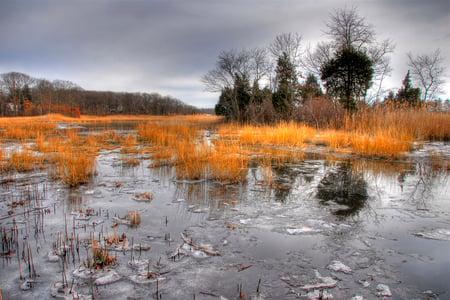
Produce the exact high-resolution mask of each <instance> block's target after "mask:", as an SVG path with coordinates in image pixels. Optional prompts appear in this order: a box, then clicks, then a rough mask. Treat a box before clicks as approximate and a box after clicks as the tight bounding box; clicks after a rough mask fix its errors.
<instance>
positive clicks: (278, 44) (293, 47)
mask: <svg viewBox="0 0 450 300" xmlns="http://www.w3.org/2000/svg"><path fill="white" fill-rule="evenodd" d="M302 39H303V37H302V36H301V35H300V34H298V33H292V32H289V33H282V34H279V35H277V36H276V37H275V40H274V41H273V42H272V43H271V44H270V45H269V46H268V49H269V51H270V52H271V53H272V54H273V56H275V57H276V58H277V59H278V58H279V57H282V56H283V55H284V54H286V56H287V57H288V58H289V60H290V61H291V62H292V63H293V64H294V65H295V66H296V67H298V65H299V62H300V58H301V55H302V47H301V44H302Z"/></svg>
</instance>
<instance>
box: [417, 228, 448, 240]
mask: <svg viewBox="0 0 450 300" xmlns="http://www.w3.org/2000/svg"><path fill="white" fill-rule="evenodd" d="M414 235H415V236H418V237H422V238H425V239H432V240H441V241H450V230H448V229H442V228H441V229H433V230H430V231H426V232H418V233H414Z"/></svg>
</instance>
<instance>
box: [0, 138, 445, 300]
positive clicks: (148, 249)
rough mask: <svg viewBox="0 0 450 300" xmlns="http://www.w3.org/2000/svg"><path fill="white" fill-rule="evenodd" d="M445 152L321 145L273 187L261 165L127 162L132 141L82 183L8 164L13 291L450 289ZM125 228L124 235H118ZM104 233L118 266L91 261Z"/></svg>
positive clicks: (2, 190)
mask: <svg viewBox="0 0 450 300" xmlns="http://www.w3.org/2000/svg"><path fill="white" fill-rule="evenodd" d="M436 153H438V154H439V155H436ZM442 159H445V160H446V161H447V162H448V160H449V159H450V145H448V144H445V143H436V144H428V145H425V146H424V147H423V148H422V149H421V150H417V151H415V152H413V153H411V154H409V155H408V156H407V157H406V158H405V159H404V160H402V161H395V162H390V161H384V160H368V159H361V158H355V157H350V156H348V157H347V156H344V157H342V156H341V157H339V158H338V157H333V156H327V157H325V156H324V155H322V154H320V153H309V154H305V157H304V159H303V161H301V162H299V163H296V164H284V165H279V166H273V176H274V180H273V184H272V185H267V184H264V182H263V181H262V179H263V174H262V170H261V169H260V168H258V167H256V166H255V167H254V168H252V167H250V168H249V170H248V173H247V182H246V183H241V184H232V185H231V184H230V185H222V184H220V183H217V182H213V181H206V180H205V181H202V180H200V181H195V182H188V181H177V180H175V173H174V169H173V168H170V167H161V168H149V167H148V166H149V165H150V164H151V160H150V159H148V158H146V157H140V158H139V162H140V163H139V165H137V166H133V167H126V166H124V165H122V162H121V153H120V150H109V151H106V150H104V151H101V153H100V155H99V156H98V157H97V167H96V170H97V173H98V174H97V175H96V176H95V177H94V178H93V179H92V182H91V183H90V184H88V185H83V186H81V187H79V188H72V189H71V188H67V187H65V186H63V185H62V184H61V183H59V182H56V181H53V180H52V179H51V178H50V177H49V176H48V174H47V173H46V171H42V172H35V173H27V174H15V175H14V176H12V177H11V176H6V175H5V174H2V183H1V185H0V208H1V210H0V211H1V215H0V226H1V232H2V240H3V246H2V249H1V251H2V253H1V255H2V265H1V268H0V288H1V293H2V296H3V299H37V298H40V299H52V298H53V297H58V298H67V299H73V298H75V299H77V297H78V299H91V298H95V299H320V298H321V297H322V298H321V299H352V298H353V297H354V298H353V299H363V298H364V299H374V298H375V299H376V298H382V297H387V298H390V299H430V298H431V299H448V298H449V297H450V286H449V278H450V184H449V170H448V165H445V164H444V165H443V164H442V163H441V162H442ZM130 212H137V213H138V214H139V217H140V222H135V223H139V224H134V225H133V224H131V223H133V222H131V219H130V214H129V213H130ZM114 233H117V235H116V237H120V238H117V240H120V241H116V242H108V240H109V241H111V239H112V237H113V236H114ZM125 236H126V240H124V239H123V238H124V237H125ZM93 239H95V240H97V241H99V242H100V243H101V242H104V244H103V245H100V246H101V247H104V248H107V249H108V253H109V255H110V256H112V257H113V256H115V257H116V259H115V261H114V263H112V264H111V265H110V266H107V267H105V269H106V270H107V271H101V270H95V268H94V269H92V268H91V270H89V268H88V269H86V268H85V267H84V265H86V264H87V260H88V256H90V258H92V256H93V252H92V249H91V246H92V240H93ZM99 269H100V267H99ZM20 277H22V279H20ZM358 297H359V298H358ZM362 297H363V298H362Z"/></svg>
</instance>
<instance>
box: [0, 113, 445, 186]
mask: <svg viewBox="0 0 450 300" xmlns="http://www.w3.org/2000/svg"><path fill="white" fill-rule="evenodd" d="M122 121H123V122H130V121H132V122H136V132H137V135H127V136H123V135H120V134H118V133H117V132H116V131H114V130H110V129H108V126H109V125H108V124H110V123H111V122H122ZM58 122H68V123H74V124H89V123H90V124H96V125H98V127H99V128H106V129H105V131H104V132H102V133H98V132H96V133H95V134H88V135H87V136H81V135H80V134H79V132H78V131H77V130H76V129H68V130H58V129H57V126H56V124H57V123H58ZM94 127H95V126H94ZM96 128H97V127H96ZM30 139H31V140H33V141H35V146H34V148H33V150H36V151H38V152H40V153H42V154H43V155H38V154H37V153H36V152H33V151H31V149H26V150H24V151H21V152H17V153H16V152H14V153H10V152H9V151H5V150H4V149H2V150H0V161H1V168H2V171H4V170H12V169H14V170H18V171H26V170H32V169H33V168H35V167H42V166H43V165H46V164H48V165H50V166H51V167H50V170H51V171H50V172H51V174H52V176H53V177H55V178H59V179H62V181H63V182H64V183H65V184H67V185H69V186H76V185H79V184H83V183H86V182H88V181H89V179H90V177H91V176H92V175H93V174H94V173H95V158H96V156H97V155H98V151H99V150H100V149H113V148H120V149H121V154H122V161H123V162H124V164H126V165H137V164H138V163H139V159H137V157H136V155H138V154H139V153H140V152H142V151H147V152H150V153H151V159H152V164H151V166H152V167H158V166H164V165H167V166H173V167H175V170H176V176H177V178H179V179H188V180H195V179H208V180H217V181H221V182H224V183H227V182H242V181H245V180H246V174H247V170H248V167H249V164H250V163H256V165H257V166H258V168H260V169H261V172H262V173H263V177H264V178H263V181H265V182H266V183H271V182H272V180H273V178H272V177H273V171H272V166H274V165H282V164H286V163H299V162H301V161H302V160H303V159H304V149H305V148H308V147H315V146H316V145H325V146H326V147H328V148H329V149H332V150H333V151H337V152H353V153H356V154H358V155H361V156H368V157H383V158H389V159H396V158H399V157H401V156H402V155H403V154H404V153H406V152H407V151H410V150H411V149H412V147H413V143H414V141H418V140H419V141H421V140H427V139H431V140H449V139H450V114H448V113H444V112H438V111H430V109H428V108H426V107H423V108H411V107H406V106H398V105H383V106H379V107H375V108H371V109H369V108H366V109H361V110H359V111H358V113H356V114H354V115H352V116H347V117H346V118H345V122H344V125H343V126H342V127H341V128H338V129H335V128H333V129H331V128H323V129H319V130H316V129H314V128H311V127H309V126H306V125H302V124H298V123H294V122H280V123H277V124H273V125H248V124H247V125H241V124H233V123H223V118H221V117H216V116H203V115H194V116H168V117H154V116H112V117H111V116H110V117H95V116H82V117H81V118H77V119H72V118H68V117H63V116H60V115H55V114H52V115H46V116H42V117H23V118H22V117H19V118H0V142H2V141H3V142H4V141H17V142H18V143H21V144H25V143H28V142H29V141H30ZM143 149H145V150H143ZM436 161H438V160H436ZM444 164H445V163H444ZM444 167H445V166H444ZM446 167H447V168H448V162H447V165H446Z"/></svg>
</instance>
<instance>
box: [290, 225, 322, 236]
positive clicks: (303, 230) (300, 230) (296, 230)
mask: <svg viewBox="0 0 450 300" xmlns="http://www.w3.org/2000/svg"><path fill="white" fill-rule="evenodd" d="M286 231H287V233H289V234H291V235H295V234H304V233H315V232H320V230H317V229H313V228H311V227H307V226H303V227H302V228H287V229H286Z"/></svg>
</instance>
